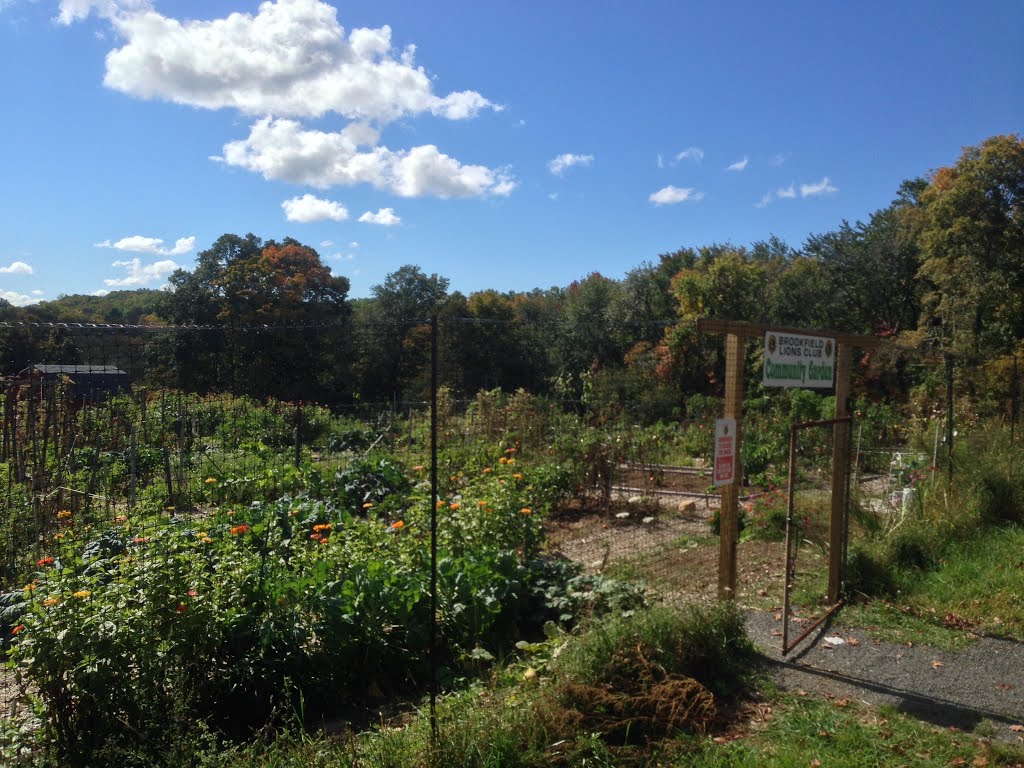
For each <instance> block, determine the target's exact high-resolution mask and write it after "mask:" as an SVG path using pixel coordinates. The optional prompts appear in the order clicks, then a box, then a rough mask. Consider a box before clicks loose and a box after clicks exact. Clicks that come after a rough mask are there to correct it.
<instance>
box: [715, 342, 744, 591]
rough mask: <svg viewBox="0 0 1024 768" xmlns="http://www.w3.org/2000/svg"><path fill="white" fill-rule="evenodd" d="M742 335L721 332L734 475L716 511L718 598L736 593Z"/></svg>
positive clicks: (741, 416) (741, 423) (741, 442)
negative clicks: (733, 436) (733, 423)
mask: <svg viewBox="0 0 1024 768" xmlns="http://www.w3.org/2000/svg"><path fill="white" fill-rule="evenodd" d="M744 341H745V339H744V337H743V336H741V335H740V334H737V333H727V334H726V336H725V414H724V416H725V418H727V419H736V441H735V445H736V457H735V459H734V461H735V468H734V472H735V475H734V477H735V479H734V480H733V482H731V483H730V484H729V485H726V486H723V488H722V499H721V508H720V509H719V511H718V599H719V600H733V599H735V597H736V544H737V542H738V540H739V525H738V514H739V499H740V486H739V483H740V482H741V481H742V479H743V453H742V451H741V450H740V446H742V444H743V362H744V360H743V358H744V351H745V348H746V344H745V343H744Z"/></svg>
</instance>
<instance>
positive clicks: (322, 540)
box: [320, 536, 331, 544]
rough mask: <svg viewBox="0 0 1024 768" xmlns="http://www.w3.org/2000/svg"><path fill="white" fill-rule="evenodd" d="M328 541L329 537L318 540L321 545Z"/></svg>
mask: <svg viewBox="0 0 1024 768" xmlns="http://www.w3.org/2000/svg"><path fill="white" fill-rule="evenodd" d="M330 540H331V539H330V537H328V536H324V537H323V538H322V539H320V543H321V544H326V543H327V542H328V541H330Z"/></svg>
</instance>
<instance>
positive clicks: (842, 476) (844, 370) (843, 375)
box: [828, 344, 853, 605]
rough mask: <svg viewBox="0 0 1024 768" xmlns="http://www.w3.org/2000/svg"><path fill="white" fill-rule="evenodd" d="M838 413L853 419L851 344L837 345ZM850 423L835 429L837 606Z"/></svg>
mask: <svg viewBox="0 0 1024 768" xmlns="http://www.w3.org/2000/svg"><path fill="white" fill-rule="evenodd" d="M836 347H837V348H836V409H835V417H836V418H837V419H844V418H846V417H847V416H849V415H850V414H849V410H848V409H847V407H846V401H847V400H848V399H849V396H850V368H851V367H852V362H851V361H852V358H853V349H852V348H851V346H850V345H849V344H837V345H836ZM849 430H850V422H844V423H842V424H836V425H835V426H833V427H832V515H831V518H830V521H829V544H828V546H829V556H828V601H829V602H830V603H832V604H833V605H835V603H836V602H837V601H838V600H839V592H840V590H841V588H842V580H843V552H844V551H845V550H846V547H845V546H844V544H845V542H844V541H843V538H844V536H845V534H846V515H847V508H846V506H847V498H846V494H847V489H848V487H849V486H848V484H847V482H846V478H847V475H848V473H849V471H850V440H849Z"/></svg>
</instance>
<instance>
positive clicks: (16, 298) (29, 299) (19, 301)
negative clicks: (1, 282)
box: [0, 289, 39, 307]
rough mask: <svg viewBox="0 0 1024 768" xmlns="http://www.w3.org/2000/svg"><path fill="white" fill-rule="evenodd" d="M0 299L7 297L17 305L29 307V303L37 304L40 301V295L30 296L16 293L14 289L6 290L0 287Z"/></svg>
mask: <svg viewBox="0 0 1024 768" xmlns="http://www.w3.org/2000/svg"><path fill="white" fill-rule="evenodd" d="M0 299H6V300H7V301H9V302H11V304H13V305H14V306H16V307H27V306H28V305H29V304H35V303H36V302H37V301H39V298H38V296H29V295H28V294H25V293H15V292H14V291H5V290H3V289H0Z"/></svg>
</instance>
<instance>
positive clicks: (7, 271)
mask: <svg viewBox="0 0 1024 768" xmlns="http://www.w3.org/2000/svg"><path fill="white" fill-rule="evenodd" d="M31 274H32V267H31V266H29V265H28V264H26V263H25V262H24V261H12V262H11V263H10V265H9V266H6V267H0V275H31Z"/></svg>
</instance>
